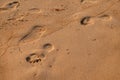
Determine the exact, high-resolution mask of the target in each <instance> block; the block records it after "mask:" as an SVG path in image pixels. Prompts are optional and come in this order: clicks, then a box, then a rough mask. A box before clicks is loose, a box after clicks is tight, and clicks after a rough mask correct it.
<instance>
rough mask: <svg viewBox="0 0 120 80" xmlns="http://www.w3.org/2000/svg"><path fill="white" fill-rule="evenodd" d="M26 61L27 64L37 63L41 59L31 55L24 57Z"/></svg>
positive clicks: (34, 54) (36, 55)
mask: <svg viewBox="0 0 120 80" xmlns="http://www.w3.org/2000/svg"><path fill="white" fill-rule="evenodd" d="M26 61H27V62H29V63H38V62H40V61H41V58H40V56H39V55H38V54H36V53H32V54H30V55H29V56H28V57H26Z"/></svg>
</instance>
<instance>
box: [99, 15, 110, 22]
mask: <svg viewBox="0 0 120 80" xmlns="http://www.w3.org/2000/svg"><path fill="white" fill-rule="evenodd" d="M99 19H100V20H103V21H109V20H111V19H112V17H111V16H109V15H106V14H105V15H102V16H100V17H99Z"/></svg>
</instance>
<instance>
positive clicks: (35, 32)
mask: <svg viewBox="0 0 120 80" xmlns="http://www.w3.org/2000/svg"><path fill="white" fill-rule="evenodd" d="M46 30H47V29H46V28H45V27H44V26H39V25H35V26H33V27H32V29H30V30H29V31H28V32H27V33H26V34H24V35H23V36H22V37H21V38H20V40H19V41H27V42H30V41H33V40H36V39H38V38H40V37H41V36H42V35H43V34H44V32H45V31H46Z"/></svg>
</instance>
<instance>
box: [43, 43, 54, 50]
mask: <svg viewBox="0 0 120 80" xmlns="http://www.w3.org/2000/svg"><path fill="white" fill-rule="evenodd" d="M43 49H45V50H46V51H48V52H49V51H52V50H53V49H54V46H53V45H52V44H51V43H46V44H44V45H43Z"/></svg>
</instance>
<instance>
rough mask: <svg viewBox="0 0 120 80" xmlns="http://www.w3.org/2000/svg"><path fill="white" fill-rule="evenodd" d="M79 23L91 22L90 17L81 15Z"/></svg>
mask: <svg viewBox="0 0 120 80" xmlns="http://www.w3.org/2000/svg"><path fill="white" fill-rule="evenodd" d="M80 23H81V25H87V24H90V23H91V17H90V16H87V17H83V18H82V19H81V21H80Z"/></svg>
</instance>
